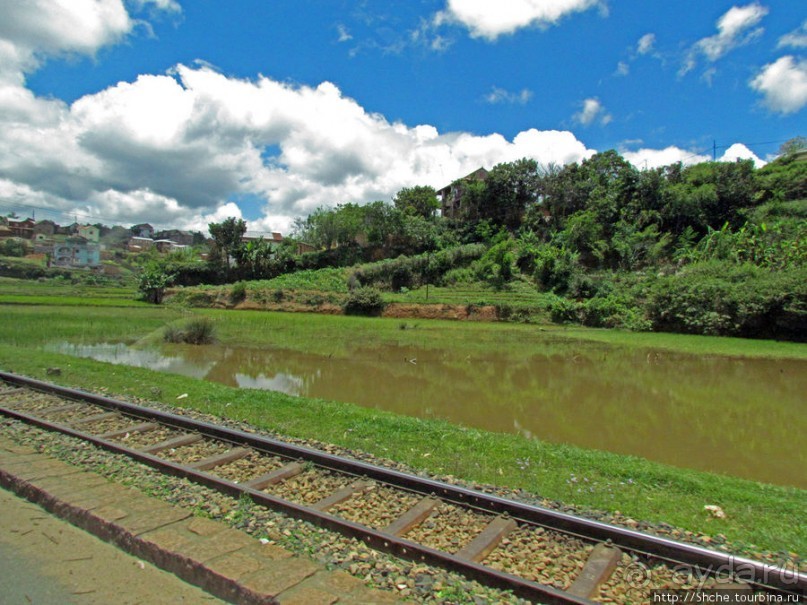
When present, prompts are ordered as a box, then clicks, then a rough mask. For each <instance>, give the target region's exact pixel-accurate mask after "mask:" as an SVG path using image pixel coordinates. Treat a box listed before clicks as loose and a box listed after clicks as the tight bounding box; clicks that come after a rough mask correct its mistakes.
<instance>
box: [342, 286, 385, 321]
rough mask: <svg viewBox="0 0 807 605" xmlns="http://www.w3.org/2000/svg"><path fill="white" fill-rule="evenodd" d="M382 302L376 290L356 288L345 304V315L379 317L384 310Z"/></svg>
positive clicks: (379, 293)
mask: <svg viewBox="0 0 807 605" xmlns="http://www.w3.org/2000/svg"><path fill="white" fill-rule="evenodd" d="M384 306H385V304H384V300H383V299H382V298H381V292H380V291H378V290H377V289H376V288H367V287H362V288H356V289H355V290H354V291H353V292H351V293H350V296H349V297H348V299H347V302H346V303H345V313H346V314H347V315H380V314H381V312H382V311H383V310H384Z"/></svg>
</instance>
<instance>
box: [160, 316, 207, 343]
mask: <svg viewBox="0 0 807 605" xmlns="http://www.w3.org/2000/svg"><path fill="white" fill-rule="evenodd" d="M215 332H216V330H215V326H214V325H213V322H212V321H210V320H209V319H208V318H206V317H199V318H195V319H191V320H189V321H187V322H186V323H185V324H184V325H182V326H175V325H171V326H167V327H166V328H165V330H164V331H163V339H164V340H165V341H166V342H173V343H186V344H191V345H206V344H210V343H212V342H215V340H216V337H215Z"/></svg>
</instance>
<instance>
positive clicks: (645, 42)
mask: <svg viewBox="0 0 807 605" xmlns="http://www.w3.org/2000/svg"><path fill="white" fill-rule="evenodd" d="M655 45H656V34H645V35H644V36H642V37H641V38H639V41H638V42H637V43H636V52H637V53H639V54H640V55H646V54H647V53H649V52H652V51H653V47H654V46H655Z"/></svg>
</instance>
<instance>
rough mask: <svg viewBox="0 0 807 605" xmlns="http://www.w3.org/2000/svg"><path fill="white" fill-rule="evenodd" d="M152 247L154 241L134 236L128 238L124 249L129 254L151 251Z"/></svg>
mask: <svg viewBox="0 0 807 605" xmlns="http://www.w3.org/2000/svg"><path fill="white" fill-rule="evenodd" d="M153 246H154V240H153V239H151V238H150V237H140V236H134V237H130V238H129V242H128V243H127V244H126V249H127V250H128V251H129V252H145V251H146V250H151V248H152V247H153Z"/></svg>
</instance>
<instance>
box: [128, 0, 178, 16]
mask: <svg viewBox="0 0 807 605" xmlns="http://www.w3.org/2000/svg"><path fill="white" fill-rule="evenodd" d="M135 4H136V5H138V6H140V7H144V6H148V5H149V4H153V5H154V7H155V8H157V9H158V10H161V11H166V12H169V13H179V12H182V7H181V6H180V5H179V2H177V1H176V0H135Z"/></svg>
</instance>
